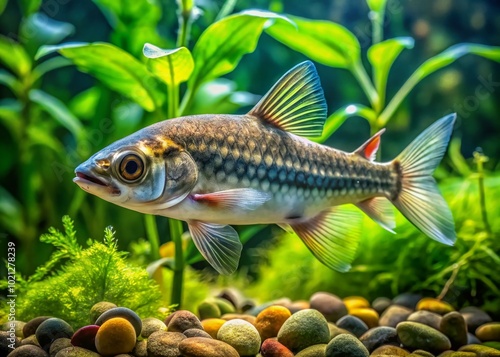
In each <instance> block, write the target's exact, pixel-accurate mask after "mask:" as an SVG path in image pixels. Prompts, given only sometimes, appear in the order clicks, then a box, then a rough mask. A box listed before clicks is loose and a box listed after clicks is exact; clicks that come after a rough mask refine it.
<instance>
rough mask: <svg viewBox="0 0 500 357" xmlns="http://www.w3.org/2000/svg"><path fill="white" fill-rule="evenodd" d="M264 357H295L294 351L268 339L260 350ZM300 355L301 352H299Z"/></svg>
mask: <svg viewBox="0 0 500 357" xmlns="http://www.w3.org/2000/svg"><path fill="white" fill-rule="evenodd" d="M260 353H261V355H262V357H293V356H294V355H293V353H292V351H290V350H289V349H288V348H286V347H285V346H284V345H283V344H281V343H279V342H278V341H276V340H275V339H273V338H268V339H267V340H265V341H264V343H262V346H261V348H260ZM299 353H300V352H299Z"/></svg>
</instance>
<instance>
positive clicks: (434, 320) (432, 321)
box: [406, 310, 442, 330]
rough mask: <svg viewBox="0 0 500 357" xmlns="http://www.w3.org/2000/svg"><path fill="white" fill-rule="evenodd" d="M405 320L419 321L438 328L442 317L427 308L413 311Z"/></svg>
mask: <svg viewBox="0 0 500 357" xmlns="http://www.w3.org/2000/svg"><path fill="white" fill-rule="evenodd" d="M406 320H407V321H413V322H420V323H421V324H424V325H427V326H430V327H432V328H435V329H436V330H439V325H440V324H441V320H442V317H441V315H438V314H436V313H435V312H430V311H427V310H420V311H415V312H413V313H412V314H410V316H408V318H407V319H406Z"/></svg>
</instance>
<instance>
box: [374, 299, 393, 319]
mask: <svg viewBox="0 0 500 357" xmlns="http://www.w3.org/2000/svg"><path fill="white" fill-rule="evenodd" d="M391 304H392V300H391V299H389V298H386V297H378V298H376V299H375V300H373V302H372V309H373V310H375V311H377V312H378V314H379V315H382V313H383V312H384V311H385V310H386V309H387V308H388V307H389V306H391Z"/></svg>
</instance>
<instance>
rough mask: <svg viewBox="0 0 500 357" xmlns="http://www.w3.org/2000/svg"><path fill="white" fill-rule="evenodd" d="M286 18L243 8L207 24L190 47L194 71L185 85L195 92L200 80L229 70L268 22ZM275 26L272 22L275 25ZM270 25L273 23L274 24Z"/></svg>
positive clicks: (251, 47) (251, 45) (250, 50)
mask: <svg viewBox="0 0 500 357" xmlns="http://www.w3.org/2000/svg"><path fill="white" fill-rule="evenodd" d="M278 19H280V20H282V21H277V22H276V23H280V22H286V21H287V19H286V18H283V17H281V16H279V15H277V14H275V13H272V12H266V11H257V10H253V11H245V12H242V13H239V14H235V15H232V16H229V17H226V18H224V19H222V20H220V21H217V22H216V23H214V24H212V25H211V26H209V27H208V28H207V29H206V30H205V31H204V32H203V33H202V34H201V36H200V38H199V39H198V42H197V43H196V45H195V46H194V49H193V57H194V61H195V68H194V72H193V74H192V76H191V78H190V80H189V83H188V88H189V89H190V90H191V91H195V90H196V88H197V87H198V86H199V85H200V84H201V83H203V82H206V81H209V80H211V79H214V78H217V77H220V76H222V75H224V74H226V73H229V72H231V71H232V70H233V69H234V68H235V67H236V66H237V65H238V63H239V61H240V60H241V58H242V57H243V55H245V54H247V53H251V52H253V51H254V50H255V48H256V46H257V41H258V40H259V37H260V35H261V33H262V30H263V28H264V26H265V25H266V24H268V25H270V23H269V22H268V21H272V22H274V21H275V20H278ZM274 25H275V24H274ZM274 25H273V26H274Z"/></svg>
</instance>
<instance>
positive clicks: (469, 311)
mask: <svg viewBox="0 0 500 357" xmlns="http://www.w3.org/2000/svg"><path fill="white" fill-rule="evenodd" d="M460 313H461V314H462V316H463V317H464V319H465V323H466V324H467V329H468V330H469V332H471V333H474V332H475V331H476V329H477V328H478V327H479V326H481V325H484V324H485V323H488V322H492V321H493V319H492V318H491V317H490V315H488V314H487V313H486V312H484V311H483V310H481V309H479V308H477V307H475V306H467V307H464V308H463V309H461V310H460Z"/></svg>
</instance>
